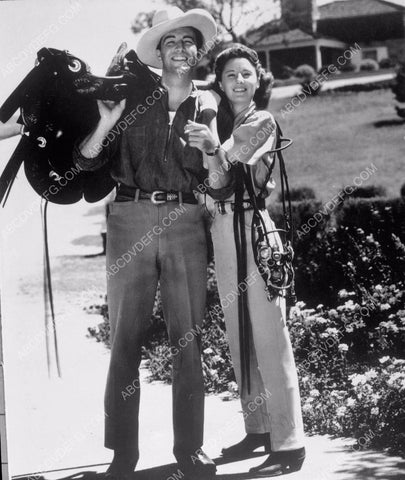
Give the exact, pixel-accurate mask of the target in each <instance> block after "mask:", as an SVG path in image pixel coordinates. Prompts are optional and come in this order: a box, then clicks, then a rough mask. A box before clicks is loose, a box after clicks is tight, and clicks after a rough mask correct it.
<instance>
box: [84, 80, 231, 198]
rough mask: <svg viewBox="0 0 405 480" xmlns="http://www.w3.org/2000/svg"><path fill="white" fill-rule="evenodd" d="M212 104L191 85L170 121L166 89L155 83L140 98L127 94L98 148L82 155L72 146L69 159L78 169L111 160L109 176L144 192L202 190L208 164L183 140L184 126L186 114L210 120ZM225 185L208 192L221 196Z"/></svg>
mask: <svg viewBox="0 0 405 480" xmlns="http://www.w3.org/2000/svg"><path fill="white" fill-rule="evenodd" d="M216 109H217V106H216V102H215V100H214V98H213V97H211V94H210V93H209V92H202V91H199V90H197V89H195V88H194V87H193V90H192V92H191V94H190V95H189V96H188V97H187V98H186V99H185V100H184V101H183V102H182V103H181V105H180V106H179V108H178V109H177V111H176V114H175V117H174V119H173V123H172V124H170V118H169V112H168V92H167V90H166V89H165V88H164V87H162V86H159V87H157V88H156V89H155V90H154V91H153V93H152V94H151V95H150V96H149V97H146V98H145V101H144V102H143V103H142V104H134V102H133V101H132V102H131V98H130V97H129V98H128V99H127V105H126V108H125V111H124V113H123V115H122V117H121V119H120V121H118V122H117V124H116V125H115V126H114V128H113V129H112V130H111V131H110V132H109V134H108V135H107V137H106V138H105V139H104V140H103V142H102V146H103V148H102V150H101V151H100V153H99V154H98V155H97V156H96V157H94V158H86V157H84V156H83V155H82V154H81V153H80V151H79V149H78V148H75V151H74V161H75V163H76V164H77V165H79V166H80V168H82V169H83V170H95V169H97V168H99V167H101V166H102V165H104V164H105V163H107V162H108V161H109V160H111V176H112V177H113V178H114V180H116V181H117V183H119V184H124V185H127V186H129V187H135V188H140V189H141V190H143V191H146V192H152V191H155V190H163V191H167V192H171V191H181V192H184V193H192V192H193V191H201V185H203V184H204V180H206V178H207V170H206V169H205V168H204V166H203V160H202V154H201V152H200V151H199V150H198V149H197V148H193V147H190V146H189V145H188V142H187V140H188V139H187V136H186V134H185V133H184V127H185V125H186V123H187V121H188V120H193V121H196V122H201V123H206V124H207V123H209V121H210V120H211V119H212V118H213V116H215V114H216ZM205 183H206V184H207V182H205ZM229 188H231V186H230V187H229ZM227 190H228V188H227V187H225V188H222V189H216V190H213V189H208V193H210V195H212V196H213V197H215V198H218V199H221V198H226V196H228V195H229V193H230V192H228V191H227Z"/></svg>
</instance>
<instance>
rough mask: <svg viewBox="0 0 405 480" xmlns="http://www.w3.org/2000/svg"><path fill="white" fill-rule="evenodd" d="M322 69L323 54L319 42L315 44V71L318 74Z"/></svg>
mask: <svg viewBox="0 0 405 480" xmlns="http://www.w3.org/2000/svg"><path fill="white" fill-rule="evenodd" d="M321 67H322V53H321V47H320V45H319V44H318V42H317V43H316V44H315V70H316V71H317V72H318V71H319V70H320V69H321Z"/></svg>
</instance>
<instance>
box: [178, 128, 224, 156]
mask: <svg viewBox="0 0 405 480" xmlns="http://www.w3.org/2000/svg"><path fill="white" fill-rule="evenodd" d="M184 133H185V134H187V135H188V144H189V145H190V147H195V148H198V149H199V150H201V151H202V152H205V153H207V152H209V153H210V152H213V151H214V150H215V147H216V146H217V145H218V141H217V140H216V138H215V137H214V135H213V134H212V132H211V130H210V129H209V128H208V127H207V125H204V124H203V123H197V122H192V121H191V120H188V122H187V125H186V126H185V127H184Z"/></svg>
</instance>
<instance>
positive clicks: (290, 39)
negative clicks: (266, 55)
mask: <svg viewBox="0 0 405 480" xmlns="http://www.w3.org/2000/svg"><path fill="white" fill-rule="evenodd" d="M313 38H314V37H313V36H312V35H310V34H309V33H305V32H303V31H302V30H300V29H298V28H296V29H295V30H288V31H286V32H281V33H273V34H272V35H268V34H267V33H266V29H259V30H256V31H254V32H252V33H250V34H249V35H248V39H249V42H251V43H252V44H254V45H255V48H260V47H262V46H265V45H277V44H279V43H295V42H301V41H303V40H313Z"/></svg>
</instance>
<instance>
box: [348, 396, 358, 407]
mask: <svg viewBox="0 0 405 480" xmlns="http://www.w3.org/2000/svg"><path fill="white" fill-rule="evenodd" d="M355 404H356V400H355V399H354V398H352V397H350V398H348V399H347V406H348V407H353V406H354V405H355Z"/></svg>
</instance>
